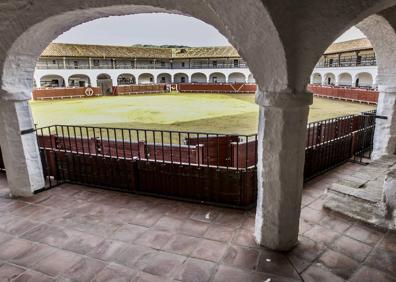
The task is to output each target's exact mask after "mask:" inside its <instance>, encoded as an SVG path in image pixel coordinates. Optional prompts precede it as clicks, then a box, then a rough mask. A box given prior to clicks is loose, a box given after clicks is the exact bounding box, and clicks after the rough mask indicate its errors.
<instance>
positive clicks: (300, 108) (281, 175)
mask: <svg viewBox="0 0 396 282" xmlns="http://www.w3.org/2000/svg"><path fill="white" fill-rule="evenodd" d="M256 102H257V103H258V104H259V105H260V115H259V119H260V120H259V130H258V164H257V171H258V197H257V212H256V226H255V238H256V240H257V242H258V243H259V244H261V245H264V246H265V247H267V248H270V249H274V250H280V251H283V250H289V249H291V248H292V247H293V246H294V245H295V244H296V243H297V240H298V226H299V217H300V205H301V196H302V188H303V171H304V160H305V144H306V130H307V119H308V112H309V105H310V104H311V103H312V94H310V93H293V92H292V91H291V90H285V91H282V92H277V93H261V92H260V91H258V92H257V97H256Z"/></svg>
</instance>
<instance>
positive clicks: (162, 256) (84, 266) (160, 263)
mask: <svg viewBox="0 0 396 282" xmlns="http://www.w3.org/2000/svg"><path fill="white" fill-rule="evenodd" d="M358 166H359V165H358V164H352V163H347V164H345V165H343V166H341V167H339V168H337V169H335V170H333V171H331V172H329V173H327V174H325V175H323V176H320V177H318V178H316V179H314V180H312V181H311V182H309V183H306V185H305V189H304V194H303V203H302V213H301V221H300V238H299V239H300V240H299V245H298V246H297V247H296V248H294V249H293V250H292V251H291V252H288V253H279V252H272V251H269V250H267V249H264V248H262V247H259V246H257V245H256V244H255V242H254V239H253V235H252V234H253V229H254V216H255V211H254V210H251V211H238V210H232V209H226V208H218V207H212V206H206V205H199V204H192V203H185V202H180V201H173V200H166V199H160V198H153V197H146V196H139V195H131V194H125V193H119V192H112V191H106V190H100V189H95V188H89V187H85V186H78V185H70V184H64V185H62V186H59V187H57V188H53V189H52V190H48V191H46V192H42V193H40V194H37V195H35V196H33V197H31V198H20V199H10V198H8V188H7V184H6V179H5V175H4V174H2V175H0V281H53V280H54V281H227V282H231V281H246V282H247V281H268V282H269V281H299V280H304V281H332V282H337V281H344V280H351V281H359V282H363V281H396V278H395V277H396V234H395V233H389V232H388V233H384V232H381V231H380V230H376V229H373V228H371V227H368V226H365V225H363V224H361V223H358V222H355V221H353V220H350V219H347V218H345V217H341V216H339V215H337V214H334V213H330V212H328V211H327V210H325V209H322V202H323V191H324V190H325V188H326V187H327V186H328V185H329V184H331V183H333V182H335V181H337V179H338V177H341V176H342V175H346V174H351V175H352V174H353V173H354V170H356V169H357V168H358ZM186 189H188V187H186ZM112 279H113V280H112Z"/></svg>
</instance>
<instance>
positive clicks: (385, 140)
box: [371, 86, 396, 160]
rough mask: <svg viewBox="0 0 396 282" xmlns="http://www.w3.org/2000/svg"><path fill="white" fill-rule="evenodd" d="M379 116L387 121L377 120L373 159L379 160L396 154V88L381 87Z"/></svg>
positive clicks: (378, 107)
mask: <svg viewBox="0 0 396 282" xmlns="http://www.w3.org/2000/svg"><path fill="white" fill-rule="evenodd" d="M378 90H379V92H380V94H379V97H378V106H377V115H380V116H386V117H387V119H376V121H375V122H376V125H375V134H374V144H373V152H372V154H371V158H372V159H373V160H377V159H379V158H381V157H383V156H387V155H392V154H395V153H396V86H394V87H384V86H379V89H378Z"/></svg>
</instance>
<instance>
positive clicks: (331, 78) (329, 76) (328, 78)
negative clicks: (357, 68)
mask: <svg viewBox="0 0 396 282" xmlns="http://www.w3.org/2000/svg"><path fill="white" fill-rule="evenodd" d="M335 82H336V77H335V75H334V74H333V73H326V74H325V75H324V84H325V85H335Z"/></svg>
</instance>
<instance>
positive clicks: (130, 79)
mask: <svg viewBox="0 0 396 282" xmlns="http://www.w3.org/2000/svg"><path fill="white" fill-rule="evenodd" d="M131 84H136V78H135V76H133V75H132V74H129V73H123V74H120V75H119V76H118V77H117V85H131Z"/></svg>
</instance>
